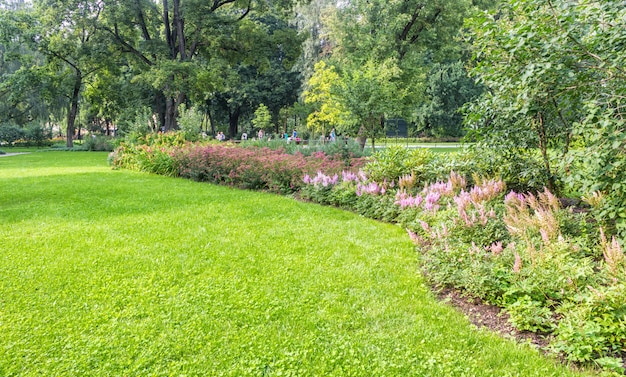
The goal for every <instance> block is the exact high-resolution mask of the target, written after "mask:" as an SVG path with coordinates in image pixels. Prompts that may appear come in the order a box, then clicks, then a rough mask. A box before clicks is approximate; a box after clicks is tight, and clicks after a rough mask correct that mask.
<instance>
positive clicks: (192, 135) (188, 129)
mask: <svg viewBox="0 0 626 377" xmlns="http://www.w3.org/2000/svg"><path fill="white" fill-rule="evenodd" d="M203 121H204V114H203V113H202V112H201V111H200V110H198V108H196V107H190V108H189V109H187V107H186V106H185V105H184V104H183V105H180V107H179V109H178V125H179V127H180V130H181V132H182V133H183V135H184V137H185V139H186V140H189V141H197V140H198V139H199V138H200V136H201V132H202V123H203Z"/></svg>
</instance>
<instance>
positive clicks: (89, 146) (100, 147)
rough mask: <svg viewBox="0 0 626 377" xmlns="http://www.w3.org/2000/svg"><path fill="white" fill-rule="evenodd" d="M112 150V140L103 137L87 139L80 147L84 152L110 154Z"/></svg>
mask: <svg viewBox="0 0 626 377" xmlns="http://www.w3.org/2000/svg"><path fill="white" fill-rule="evenodd" d="M114 148H115V147H114V142H113V138H112V137H110V136H105V135H93V136H90V137H87V138H85V141H84V142H83V145H82V149H84V150H86V151H100V152H112V151H113V149H114Z"/></svg>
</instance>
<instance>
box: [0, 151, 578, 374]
mask: <svg viewBox="0 0 626 377" xmlns="http://www.w3.org/2000/svg"><path fill="white" fill-rule="evenodd" d="M0 248H1V252H0V376H574V375H579V374H577V373H575V372H573V371H571V370H570V369H567V368H566V367H564V366H562V365H558V364H557V363H556V362H554V361H552V360H549V359H547V358H544V357H542V356H541V355H540V354H539V353H538V352H537V351H535V350H533V349H531V348H530V347H529V346H520V345H515V344H514V343H513V342H511V341H507V340H503V339H500V338H499V337H497V336H495V335H493V334H490V333H488V332H485V331H482V330H477V329H475V328H473V327H472V326H471V325H470V324H469V323H468V321H467V320H466V319H465V318H464V317H463V316H462V315H461V314H459V313H458V312H456V311H455V310H454V309H452V308H449V307H447V306H445V305H443V304H441V303H438V302H436V301H435V300H434V299H433V295H432V294H431V293H430V292H429V290H428V289H427V288H426V287H425V285H424V283H423V281H422V278H421V277H420V274H419V268H418V264H417V257H418V256H417V254H416V252H415V250H414V247H413V246H412V244H411V243H410V242H409V239H408V236H406V234H405V231H404V230H403V229H400V228H399V227H396V226H393V225H388V224H381V223H377V222H374V221H370V220H367V219H364V218H360V217H358V216H356V215H354V214H351V213H346V212H342V211H339V210H336V209H333V208H325V207H320V206H316V205H312V204H307V203H301V202H297V201H295V200H293V199H289V198H284V197H279V196H273V195H269V194H263V193H253V192H245V191H239V190H234V189H230V188H225V187H216V186H212V185H208V184H201V183H196V182H191V181H186V180H182V179H173V178H164V177H159V176H153V175H148V174H141V173H134V172H128V171H112V170H110V168H109V167H108V166H107V165H106V154H104V153H75V152H74V153H72V152H46V153H33V154H28V155H20V156H9V157H0Z"/></svg>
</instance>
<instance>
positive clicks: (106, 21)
mask: <svg viewBox="0 0 626 377" xmlns="http://www.w3.org/2000/svg"><path fill="white" fill-rule="evenodd" d="M478 5H480V6H483V5H484V4H473V3H471V2H469V1H461V2H458V1H448V0H445V1H444V0H438V1H427V2H426V1H422V0H412V1H370V2H366V1H330V0H312V1H308V2H307V1H302V2H298V1H288V0H282V1H269V0H211V1H208V2H207V1H194V0H159V1H149V0H145V1H144V0H98V1H96V0H35V1H33V2H32V3H30V2H24V1H13V2H10V3H9V2H6V3H4V6H3V7H2V8H3V9H2V10H1V11H0V75H1V76H0V124H2V125H3V127H9V128H12V129H13V130H15V129H25V128H26V127H28V126H29V125H30V127H34V126H33V125H37V126H39V127H41V125H46V126H47V127H48V130H49V129H50V127H51V125H56V126H61V130H62V131H61V132H62V133H63V134H64V137H66V138H67V145H68V147H69V146H71V145H72V140H73V136H74V135H75V134H76V133H77V132H79V130H80V129H82V128H86V129H89V130H92V131H98V132H103V133H106V134H109V133H113V131H114V130H117V131H118V133H119V132H130V131H131V130H133V129H135V128H144V129H145V128H149V129H152V130H153V131H158V130H164V131H167V130H171V129H178V128H180V127H181V124H180V120H179V119H180V116H181V113H180V111H179V109H180V106H181V105H184V106H185V108H186V109H187V111H189V110H190V109H193V111H194V112H198V113H199V114H200V118H201V119H202V120H201V124H202V127H203V130H204V131H205V132H207V133H213V132H215V131H216V130H217V129H220V130H223V131H225V132H226V133H227V134H228V135H229V136H230V137H236V136H237V135H238V134H240V133H241V132H242V130H243V129H246V130H248V131H250V129H249V128H251V127H252V126H251V119H252V118H253V116H254V112H255V111H256V110H257V108H258V107H259V106H260V105H261V104H264V105H265V106H267V108H268V109H269V111H270V113H271V115H272V122H271V124H272V126H273V128H274V129H273V130H268V131H272V132H278V131H279V129H280V131H281V132H282V131H283V130H285V129H287V128H292V127H301V128H302V130H303V131H304V130H305V128H304V127H303V126H304V125H305V124H307V123H308V126H309V128H310V129H311V130H312V132H318V133H319V132H329V130H330V128H332V127H336V128H337V129H338V130H339V131H340V132H344V133H346V134H351V135H353V136H356V135H357V134H358V135H360V136H363V137H367V136H369V137H372V136H376V135H379V134H381V133H382V128H383V127H384V125H385V120H386V119H387V118H389V117H404V118H406V119H408V120H411V121H414V122H415V124H416V128H415V130H414V133H416V134H417V133H418V132H425V133H426V134H429V135H437V136H442V135H452V136H460V135H462V133H463V131H462V119H461V116H460V114H459V113H458V112H456V110H457V108H458V107H459V106H460V105H461V104H462V103H465V102H466V101H467V100H468V99H470V98H472V97H473V96H475V95H476V94H477V93H479V92H480V89H479V88H478V87H476V86H475V85H474V84H473V82H472V81H471V80H469V79H468V77H467V74H466V72H465V62H466V61H467V57H468V56H469V55H468V52H467V48H466V44H465V43H464V42H462V41H460V40H458V39H455V36H457V35H458V32H459V30H460V29H461V27H462V22H463V19H464V17H465V16H467V15H468V14H469V12H470V11H471V10H472V9H474V8H475V7H476V6H478ZM322 61H323V62H326V63H325V64H326V68H325V69H327V70H331V71H332V70H336V71H337V74H338V76H337V80H336V81H335V82H333V85H332V87H328V88H326V89H321V88H320V87H319V84H321V83H320V79H322V80H323V77H324V75H325V73H324V72H323V69H322V68H321V67H322V65H318V68H317V69H316V68H315V67H316V64H318V63H320V62H322ZM323 90H329V92H328V93H325V94H320V95H321V97H320V96H319V95H318V96H317V97H316V96H315V95H313V93H315V92H320V91H323ZM457 94H459V95H460V96H457ZM324 98H326V99H324ZM337 98H340V99H341V101H336V99H337ZM325 101H330V102H325ZM307 120H308V121H307ZM77 129H78V130H77ZM144 131H145V130H144ZM5 139H7V140H8V137H7V138H5ZM7 140H4V141H7Z"/></svg>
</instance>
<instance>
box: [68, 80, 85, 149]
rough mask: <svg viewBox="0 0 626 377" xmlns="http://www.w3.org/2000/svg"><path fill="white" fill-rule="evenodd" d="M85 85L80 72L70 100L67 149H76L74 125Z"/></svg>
mask: <svg viewBox="0 0 626 377" xmlns="http://www.w3.org/2000/svg"><path fill="white" fill-rule="evenodd" d="M82 85H83V76H82V75H81V74H80V72H77V73H76V78H75V80H74V89H73V90H72V97H71V98H70V111H69V112H68V113H67V130H66V140H67V143H66V145H67V147H68V148H73V147H74V129H75V127H74V125H75V123H76V116H77V115H78V98H79V95H80V88H81V86H82Z"/></svg>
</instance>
